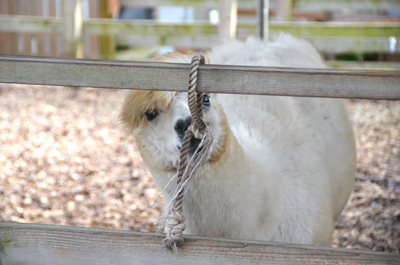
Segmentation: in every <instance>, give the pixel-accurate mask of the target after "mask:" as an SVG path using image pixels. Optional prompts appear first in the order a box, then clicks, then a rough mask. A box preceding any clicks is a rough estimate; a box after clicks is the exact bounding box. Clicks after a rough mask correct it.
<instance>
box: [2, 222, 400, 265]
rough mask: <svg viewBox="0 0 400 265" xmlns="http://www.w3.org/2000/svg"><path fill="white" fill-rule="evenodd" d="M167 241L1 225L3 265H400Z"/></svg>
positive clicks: (377, 258) (305, 251)
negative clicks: (176, 247) (177, 245)
mask: <svg viewBox="0 0 400 265" xmlns="http://www.w3.org/2000/svg"><path fill="white" fill-rule="evenodd" d="M164 236H165V235H156V234H151V233H139V232H133V231H115V230H106V229H95V228H83V227H69V226H56V225H37V224H18V223H0V242H1V244H2V246H3V247H2V249H1V246H0V264H1V265H14V264H21V265H22V264H27V265H46V264H49V265H69V264H85V265H102V264H167V265H168V264H171V265H172V264H173V265H179V264H183V265H187V264H199V265H200V264H201V265H206V264H224V265H228V264H249V265H251V264H270V265H275V264H335V265H336V264H381V265H383V264H399V263H398V262H399V260H400V255H399V254H388V253H377V252H372V251H359V250H346V249H338V248H328V247H311V246H305V245H294V244H282V243H273V242H268V243H267V242H260V241H245V240H226V239H215V238H203V237H194V236H184V238H185V245H184V246H183V247H182V248H181V251H180V252H179V253H178V254H175V253H174V252H173V251H170V250H167V249H165V248H164V247H162V246H161V244H160V241H161V240H162V238H163V237H164Z"/></svg>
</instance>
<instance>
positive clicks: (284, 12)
mask: <svg viewBox="0 0 400 265" xmlns="http://www.w3.org/2000/svg"><path fill="white" fill-rule="evenodd" d="M292 6H293V0H279V1H277V2H276V20H277V21H291V20H292Z"/></svg>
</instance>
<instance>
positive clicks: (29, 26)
mask: <svg viewBox="0 0 400 265" xmlns="http://www.w3.org/2000/svg"><path fill="white" fill-rule="evenodd" d="M83 28H84V31H85V33H89V34H99V35H101V34H112V35H118V34H124V35H141V36H197V35H199V34H200V35H210V34H217V33H218V25H213V24H210V23H209V22H193V23H186V24H185V23H163V22H158V21H154V20H115V19H87V20H84V22H83ZM269 28H270V30H271V31H285V32H288V33H291V34H293V35H296V36H302V37H390V36H400V23H397V22H391V23H378V22H373V23H361V22H346V23H345V22H271V23H270V24H269ZM62 30H63V22H62V19H58V18H41V17H29V16H4V15H3V16H0V31H10V32H30V33H39V32H62ZM238 31H239V32H240V31H248V34H250V35H251V34H252V35H254V34H255V31H256V24H255V23H244V22H239V23H238Z"/></svg>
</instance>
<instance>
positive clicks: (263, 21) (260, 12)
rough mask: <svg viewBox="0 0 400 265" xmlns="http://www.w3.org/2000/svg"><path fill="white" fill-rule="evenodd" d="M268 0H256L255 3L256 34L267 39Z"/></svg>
mask: <svg viewBox="0 0 400 265" xmlns="http://www.w3.org/2000/svg"><path fill="white" fill-rule="evenodd" d="M268 22H269V0H258V4H257V36H258V37H259V38H260V39H262V40H263V39H265V40H267V39H268Z"/></svg>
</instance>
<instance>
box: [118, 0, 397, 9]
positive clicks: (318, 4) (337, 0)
mask: <svg viewBox="0 0 400 265" xmlns="http://www.w3.org/2000/svg"><path fill="white" fill-rule="evenodd" d="M218 1H219V0H146V1H143V0H120V2H121V4H122V5H128V6H134V7H138V6H145V7H154V6H171V5H179V6H210V7H214V8H216V7H218ZM275 6H276V1H271V3H270V8H275ZM238 7H239V8H256V7H257V1H255V0H238ZM293 7H294V9H301V10H308V11H309V10H311V11H314V10H316V11H321V10H326V11H337V10H343V9H347V10H349V9H350V10H363V11H365V10H399V8H400V2H399V1H398V0H351V1H349V0H293Z"/></svg>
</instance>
